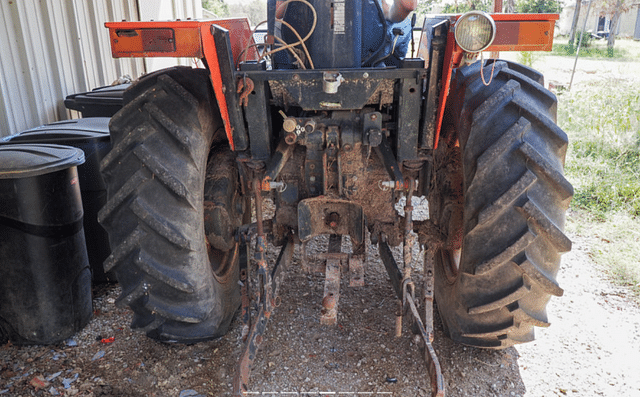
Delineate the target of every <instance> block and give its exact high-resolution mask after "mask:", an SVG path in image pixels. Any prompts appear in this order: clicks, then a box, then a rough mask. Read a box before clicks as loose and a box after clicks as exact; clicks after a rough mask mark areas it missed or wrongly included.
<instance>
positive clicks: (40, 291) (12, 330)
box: [0, 145, 92, 344]
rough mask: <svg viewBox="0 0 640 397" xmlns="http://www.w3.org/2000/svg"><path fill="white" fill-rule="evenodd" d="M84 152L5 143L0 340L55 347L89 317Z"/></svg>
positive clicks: (1, 156)
mask: <svg viewBox="0 0 640 397" xmlns="http://www.w3.org/2000/svg"><path fill="white" fill-rule="evenodd" d="M83 162H84V154H83V153H82V151H81V150H79V149H77V148H73V147H68V146H60V145H2V146H0V340H2V341H3V342H5V341H6V340H11V341H12V342H13V343H16V344H51V343H57V342H60V341H63V340H64V339H66V338H69V337H70V336H72V335H73V334H74V333H75V332H77V331H79V330H80V329H82V328H83V327H84V326H85V325H86V324H87V323H88V322H89V319H90V318H91V313H92V311H91V270H90V268H89V260H88V258H87V250H86V246H85V241H84V231H83V228H82V202H81V200H80V186H79V181H78V173H77V168H76V167H77V166H78V165H80V164H82V163H83Z"/></svg>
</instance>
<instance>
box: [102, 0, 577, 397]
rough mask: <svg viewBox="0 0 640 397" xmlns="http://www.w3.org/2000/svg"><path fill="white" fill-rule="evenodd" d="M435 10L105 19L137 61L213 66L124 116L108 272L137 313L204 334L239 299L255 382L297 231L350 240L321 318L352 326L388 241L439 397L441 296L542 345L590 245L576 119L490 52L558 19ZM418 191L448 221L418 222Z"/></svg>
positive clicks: (141, 85)
mask: <svg viewBox="0 0 640 397" xmlns="http://www.w3.org/2000/svg"><path fill="white" fill-rule="evenodd" d="M415 6H416V1H415V0H396V1H394V3H393V4H392V5H387V3H386V1H379V0H350V1H346V0H287V1H276V0H268V3H267V14H268V15H267V20H266V21H265V22H263V23H261V24H258V25H256V26H253V27H252V26H250V25H249V22H248V21H247V20H246V19H243V18H238V19H220V20H208V21H201V20H176V21H164V22H163V21H149V22H127V21H123V22H108V23H106V27H107V28H108V29H109V37H110V41H111V47H112V53H113V56H114V57H116V58H119V57H184V58H194V59H196V60H198V62H201V66H200V67H195V68H192V67H185V66H178V67H172V68H169V69H165V70H161V71H157V72H153V73H150V74H148V75H145V76H143V77H141V78H140V79H138V80H137V81H136V82H135V83H134V84H132V86H131V87H130V88H129V89H128V90H127V91H126V92H125V93H124V106H123V108H122V109H121V110H120V111H119V112H118V113H117V114H116V115H115V116H114V117H113V118H112V119H111V122H110V135H111V140H112V146H113V148H112V150H111V151H110V152H109V153H108V155H107V156H106V157H105V158H104V159H103V160H102V162H101V172H102V173H103V176H104V178H105V180H106V182H107V186H108V201H107V203H106V205H105V206H104V208H103V209H102V210H101V211H100V214H99V221H100V222H101V224H102V225H103V226H104V227H105V228H106V229H107V231H108V233H109V241H110V244H111V247H112V253H111V255H110V256H109V257H108V258H107V260H106V261H105V263H104V267H105V271H112V270H113V271H115V274H116V275H117V278H118V281H119V283H120V285H121V287H122V295H121V296H120V297H119V300H118V302H119V304H122V305H128V306H129V307H130V308H131V309H132V311H133V313H134V317H133V320H132V324H131V327H132V328H135V329H139V330H141V331H143V332H144V333H146V335H148V336H149V337H151V338H153V339H156V340H159V341H164V342H178V343H195V342H198V341H203V340H209V339H212V338H217V337H220V336H222V335H224V334H225V333H226V332H227V331H228V329H229V327H230V324H231V322H232V319H233V318H234V316H238V317H239V318H240V320H241V322H242V327H243V329H242V335H243V338H244V340H245V346H244V348H243V353H242V356H241V358H240V360H239V364H238V369H237V373H236V378H235V381H234V392H235V393H236V394H237V395H242V393H245V392H246V391H247V390H248V384H249V374H250V370H251V366H252V364H253V361H254V359H255V357H256V353H257V350H258V347H259V345H260V343H261V341H262V340H263V336H264V332H265V329H266V326H267V322H268V319H269V317H270V315H271V313H272V311H273V310H274V308H275V306H276V304H277V299H278V290H279V288H280V287H281V284H282V281H283V279H284V275H285V272H286V268H287V266H289V265H290V264H291V262H292V253H293V249H294V246H295V245H301V246H302V249H303V251H304V250H305V249H306V244H307V243H308V242H309V241H310V240H311V239H313V238H315V237H317V236H328V241H329V243H328V249H327V252H324V253H320V254H318V255H317V256H318V257H319V258H320V259H321V260H322V261H323V262H322V263H324V266H323V269H322V270H323V271H324V272H325V274H326V280H325V289H324V297H323V299H322V307H323V309H322V312H321V313H320V321H321V322H322V323H323V324H327V325H331V324H335V323H336V318H337V314H338V312H339V295H340V291H339V289H340V277H341V271H344V272H345V273H346V274H347V275H348V277H349V285H350V286H356V287H357V286H362V285H364V280H365V274H364V273H365V267H366V266H365V265H366V262H367V257H366V255H367V246H368V245H369V244H373V245H377V249H378V251H379V253H380V257H381V258H382V261H383V263H384V266H385V268H386V270H387V272H388V274H389V278H390V280H391V283H392V285H393V287H394V290H395V292H396V293H397V298H398V305H399V309H398V313H397V324H396V333H397V334H400V333H401V332H402V326H403V320H402V318H403V316H407V315H409V314H411V315H412V317H413V321H414V323H413V325H414V326H413V327H412V328H413V330H414V332H416V333H417V334H418V335H419V337H420V338H421V341H422V342H421V343H422V347H424V356H425V359H426V363H427V366H428V372H429V374H430V375H431V379H432V385H433V395H438V396H443V395H444V382H443V379H442V374H441V371H440V366H439V363H438V358H437V356H436V353H435V350H434V349H433V347H432V344H431V343H432V341H433V310H434V307H437V310H438V311H439V314H440V318H441V319H442V323H443V328H444V330H445V333H446V334H448V336H449V337H451V339H453V340H454V341H456V342H459V343H463V344H466V345H470V346H476V347H482V348H492V349H502V348H506V347H509V346H512V345H514V344H517V343H523V342H528V341H531V340H533V338H534V327H536V326H538V327H546V326H548V325H549V322H548V319H547V315H546V311H545V307H546V304H547V302H548V300H549V299H550V297H551V296H552V295H554V296H560V295H562V293H563V290H562V289H561V288H560V286H559V285H558V283H557V282H556V280H555V276H556V274H557V272H558V268H559V265H560V257H561V254H562V253H564V252H567V251H569V250H570V249H571V241H570V240H569V239H568V238H567V237H566V236H565V234H564V232H563V228H564V220H565V212H566V210H567V208H568V205H569V201H570V200H571V197H572V195H573V188H572V186H571V184H570V183H569V182H568V181H567V180H566V179H565V178H564V176H563V167H564V158H565V152H566V149H567V142H568V141H567V135H566V134H565V133H564V132H563V131H562V130H561V129H560V128H559V127H558V126H557V125H556V108H557V99H556V97H555V95H554V94H553V93H551V92H550V91H549V90H547V89H545V87H544V79H543V76H542V75H541V74H540V73H539V72H537V71H535V70H533V69H531V68H529V67H527V66H524V65H520V64H517V63H514V62H510V61H504V60H498V59H493V58H491V59H484V53H485V52H498V51H549V50H551V46H552V41H553V32H554V24H555V21H556V20H557V19H558V16H557V15H554V14H488V13H485V12H481V11H470V12H467V13H465V14H462V15H437V16H428V17H427V18H425V19H424V22H423V23H422V26H421V27H420V26H418V27H416V18H415V17H414V18H409V17H408V16H409V15H410V13H411V11H413V9H414V8H415ZM414 15H415V14H414ZM265 24H266V25H265ZM261 27H263V28H262V30H261V29H260V28H261ZM265 27H266V29H265ZM418 197H423V198H425V199H426V201H427V202H428V217H427V219H414V216H413V212H414V208H413V204H412V203H413V202H414V200H413V199H414V198H418ZM266 201H270V202H271V203H272V205H271V207H272V210H270V212H272V214H270V215H269V216H266V215H265V213H264V208H265V202H266ZM398 207H400V209H401V210H398ZM347 238H348V239H349V240H350V243H351V250H350V251H351V252H342V241H343V239H347ZM268 244H272V245H273V246H275V247H280V248H279V249H280V251H279V253H278V255H277V259H275V260H269V259H268V256H267V250H268ZM418 246H420V247H422V248H423V251H422V252H424V255H425V256H424V261H423V263H424V269H422V271H423V272H424V282H423V283H421V285H418V286H416V283H414V281H413V278H412V271H413V268H414V264H415V263H416V261H417V259H418V258H417V257H416V254H415V253H414V247H418ZM250 247H252V248H250ZM392 247H398V248H397V249H401V252H402V255H401V256H402V260H400V261H396V260H395V259H394V255H393V253H392ZM400 247H401V248H400ZM302 258H303V259H302V264H301V265H302V266H303V267H310V264H309V263H308V261H307V260H306V259H305V258H307V255H306V254H303V255H302ZM434 303H435V305H434Z"/></svg>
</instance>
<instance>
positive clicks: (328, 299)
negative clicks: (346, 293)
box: [322, 294, 336, 310]
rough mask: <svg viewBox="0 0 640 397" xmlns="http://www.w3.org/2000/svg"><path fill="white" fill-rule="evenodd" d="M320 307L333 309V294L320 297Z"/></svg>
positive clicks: (334, 301)
mask: <svg viewBox="0 0 640 397" xmlns="http://www.w3.org/2000/svg"><path fill="white" fill-rule="evenodd" d="M322 307H323V308H324V309H325V310H333V309H335V308H336V297H335V296H333V294H329V295H327V296H325V297H324V299H322Z"/></svg>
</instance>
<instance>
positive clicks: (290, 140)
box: [284, 132, 298, 145]
mask: <svg viewBox="0 0 640 397" xmlns="http://www.w3.org/2000/svg"><path fill="white" fill-rule="evenodd" d="M297 139H298V136H297V135H296V134H295V133H293V132H290V133H288V134H287V136H285V137H284V141H285V142H286V143H287V145H293V144H294V143H296V140H297Z"/></svg>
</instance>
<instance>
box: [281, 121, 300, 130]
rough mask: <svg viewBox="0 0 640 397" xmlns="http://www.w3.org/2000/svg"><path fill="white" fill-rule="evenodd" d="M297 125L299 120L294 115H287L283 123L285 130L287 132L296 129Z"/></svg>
mask: <svg viewBox="0 0 640 397" xmlns="http://www.w3.org/2000/svg"><path fill="white" fill-rule="evenodd" d="M297 126H298V122H297V121H296V119H294V118H293V117H287V118H286V119H284V122H283V123H282V129H283V130H285V131H286V132H293V131H295V130H296V127H297Z"/></svg>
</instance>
